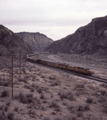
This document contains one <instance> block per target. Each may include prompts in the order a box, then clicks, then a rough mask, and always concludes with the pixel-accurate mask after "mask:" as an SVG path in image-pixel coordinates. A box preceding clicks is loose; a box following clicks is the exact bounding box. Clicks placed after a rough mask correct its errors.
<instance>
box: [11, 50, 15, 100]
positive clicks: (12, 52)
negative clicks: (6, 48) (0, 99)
mask: <svg viewBox="0 0 107 120" xmlns="http://www.w3.org/2000/svg"><path fill="white" fill-rule="evenodd" d="M13 54H14V51H13V50H12V51H11V56H12V98H13Z"/></svg>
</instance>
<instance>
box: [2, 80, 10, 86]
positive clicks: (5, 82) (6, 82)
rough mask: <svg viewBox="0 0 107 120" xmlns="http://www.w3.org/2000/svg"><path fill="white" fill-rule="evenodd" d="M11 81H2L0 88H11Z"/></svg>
mask: <svg viewBox="0 0 107 120" xmlns="http://www.w3.org/2000/svg"><path fill="white" fill-rule="evenodd" d="M9 84H10V83H9V81H0V86H9Z"/></svg>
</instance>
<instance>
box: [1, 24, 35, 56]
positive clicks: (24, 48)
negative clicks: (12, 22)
mask: <svg viewBox="0 0 107 120" xmlns="http://www.w3.org/2000/svg"><path fill="white" fill-rule="evenodd" d="M11 50H14V52H15V53H19V51H21V52H23V53H32V52H33V51H32V50H31V49H30V48H29V46H28V45H27V44H26V43H25V42H24V41H23V40H22V39H21V38H20V37H19V36H18V35H16V34H15V33H13V32H12V31H11V30H9V29H8V28H6V27H5V26H3V25H0V53H2V54H9V53H10V51H11Z"/></svg>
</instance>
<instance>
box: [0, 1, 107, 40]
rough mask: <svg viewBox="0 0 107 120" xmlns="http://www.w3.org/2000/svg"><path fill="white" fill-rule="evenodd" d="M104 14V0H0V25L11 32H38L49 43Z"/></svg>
mask: <svg viewBox="0 0 107 120" xmlns="http://www.w3.org/2000/svg"><path fill="white" fill-rule="evenodd" d="M106 15H107V0H0V24H3V25H4V26H6V27H8V28H9V29H11V30H12V31H13V32H23V31H26V32H41V33H43V34H45V35H47V36H48V37H50V38H52V39H53V40H58V39H61V38H63V37H65V36H67V35H69V34H72V33H74V32H75V30H76V29H77V28H79V27H80V26H84V25H86V24H88V23H89V22H91V20H92V18H95V17H101V16H106Z"/></svg>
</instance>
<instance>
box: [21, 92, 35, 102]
mask: <svg viewBox="0 0 107 120" xmlns="http://www.w3.org/2000/svg"><path fill="white" fill-rule="evenodd" d="M19 101H20V102H22V103H33V102H34V98H33V94H23V93H20V94H19Z"/></svg>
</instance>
